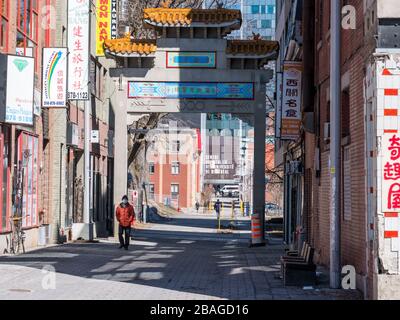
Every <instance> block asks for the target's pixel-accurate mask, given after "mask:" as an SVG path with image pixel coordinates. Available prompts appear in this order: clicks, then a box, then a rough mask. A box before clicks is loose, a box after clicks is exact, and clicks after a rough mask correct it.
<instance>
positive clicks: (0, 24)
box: [0, 0, 10, 51]
mask: <svg viewBox="0 0 400 320" xmlns="http://www.w3.org/2000/svg"><path fill="white" fill-rule="evenodd" d="M9 2H10V0H0V48H1V49H5V50H6V51H7V47H8V45H7V44H8V17H9V10H8V9H9Z"/></svg>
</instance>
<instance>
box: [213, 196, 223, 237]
mask: <svg viewBox="0 0 400 320" xmlns="http://www.w3.org/2000/svg"><path fill="white" fill-rule="evenodd" d="M221 208H222V203H221V201H219V199H217V202H216V203H215V204H214V210H215V212H216V213H217V223H218V230H219V229H220V228H221V220H220V219H221V216H220V215H221Z"/></svg>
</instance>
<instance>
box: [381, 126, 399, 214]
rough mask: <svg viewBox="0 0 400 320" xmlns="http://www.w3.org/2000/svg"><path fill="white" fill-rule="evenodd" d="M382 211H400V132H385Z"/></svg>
mask: <svg viewBox="0 0 400 320" xmlns="http://www.w3.org/2000/svg"><path fill="white" fill-rule="evenodd" d="M382 148H383V150H382V154H383V158H382V166H383V184H382V211H383V212H393V211H400V134H397V133H396V134H393V133H392V134H384V136H383V143H382Z"/></svg>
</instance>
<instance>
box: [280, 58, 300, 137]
mask: <svg viewBox="0 0 400 320" xmlns="http://www.w3.org/2000/svg"><path fill="white" fill-rule="evenodd" d="M283 68H284V69H283V89H282V115H281V117H282V120H281V121H282V124H281V139H282V140H296V139H297V138H298V137H299V135H300V125H301V88H302V83H301V77H302V64H301V63H299V62H285V63H284V66H283Z"/></svg>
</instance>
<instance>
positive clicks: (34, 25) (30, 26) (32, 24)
mask: <svg viewBox="0 0 400 320" xmlns="http://www.w3.org/2000/svg"><path fill="white" fill-rule="evenodd" d="M38 35H39V26H38V1H37V0H18V12H17V35H16V41H17V48H24V51H25V55H29V54H30V51H32V55H33V56H34V57H35V60H36V63H35V65H36V71H37V70H38V67H39V63H38V60H37V59H38V54H37V50H38V49H37V44H38Z"/></svg>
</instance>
